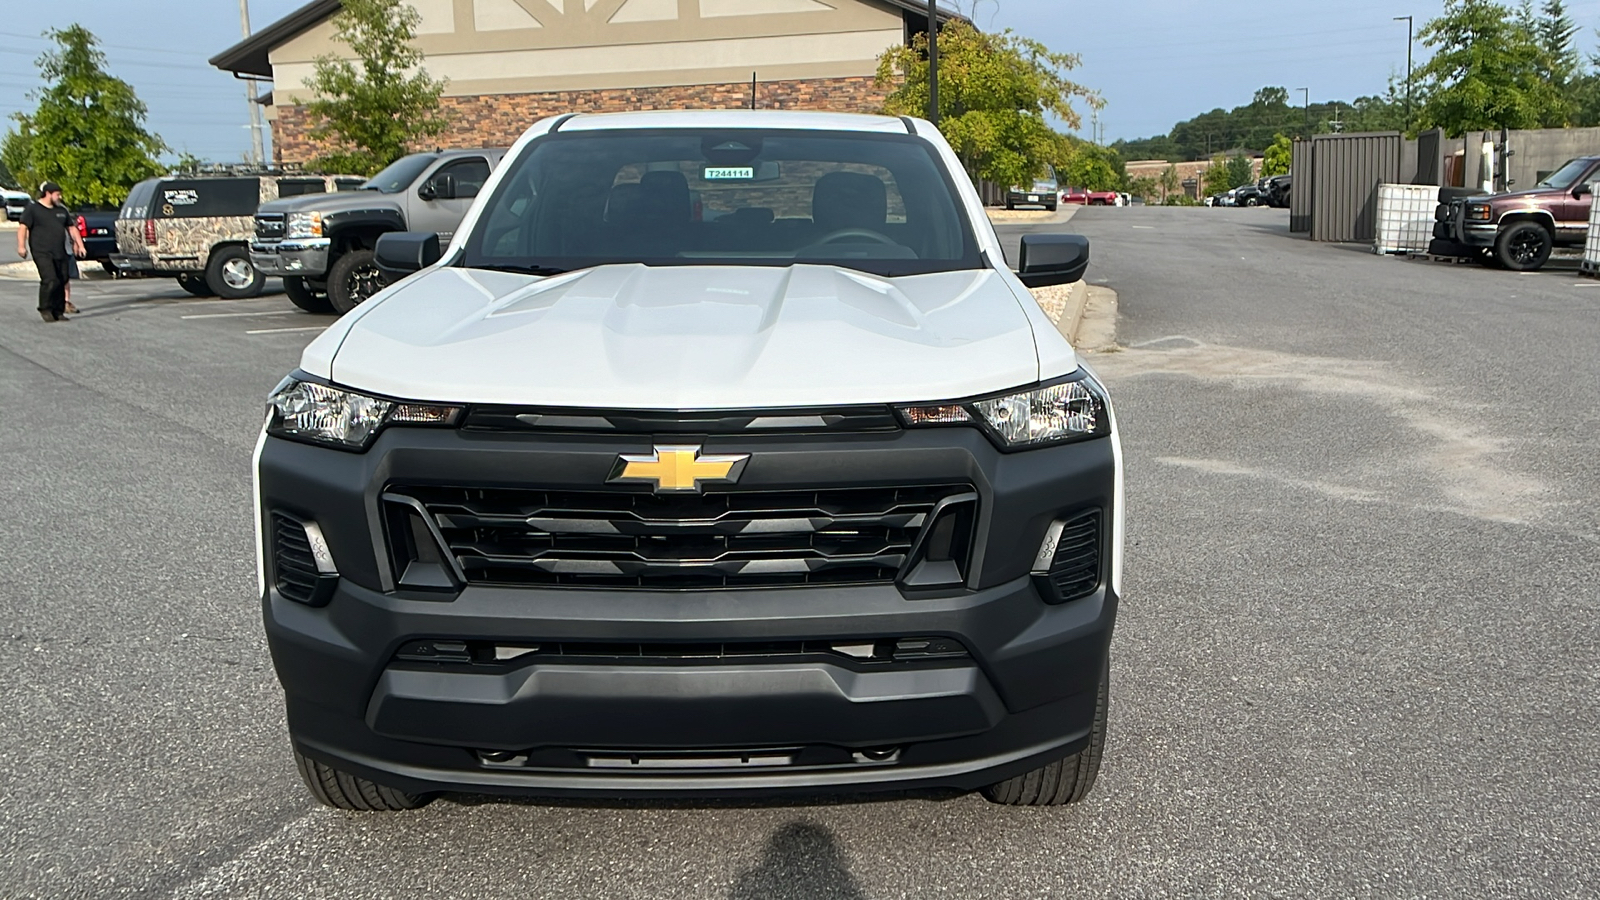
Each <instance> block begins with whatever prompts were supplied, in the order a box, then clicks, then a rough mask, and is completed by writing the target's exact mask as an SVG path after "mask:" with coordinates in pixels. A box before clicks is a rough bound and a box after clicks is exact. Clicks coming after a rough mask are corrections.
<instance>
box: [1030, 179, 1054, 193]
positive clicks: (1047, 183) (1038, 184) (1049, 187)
mask: <svg viewBox="0 0 1600 900" xmlns="http://www.w3.org/2000/svg"><path fill="white" fill-rule="evenodd" d="M1033 189H1034V190H1036V191H1053V190H1055V189H1056V183H1055V182H1054V181H1051V180H1050V179H1048V178H1041V179H1039V180H1038V181H1035V182H1034V183H1033Z"/></svg>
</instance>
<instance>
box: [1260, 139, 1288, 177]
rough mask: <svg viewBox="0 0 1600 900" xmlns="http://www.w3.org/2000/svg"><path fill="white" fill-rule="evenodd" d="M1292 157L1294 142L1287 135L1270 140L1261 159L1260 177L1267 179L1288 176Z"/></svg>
mask: <svg viewBox="0 0 1600 900" xmlns="http://www.w3.org/2000/svg"><path fill="white" fill-rule="evenodd" d="M1293 157H1294V142H1293V141H1291V140H1289V137H1288V135H1284V134H1280V135H1278V136H1277V137H1274V138H1273V139H1272V144H1271V145H1270V146H1268V147H1267V150H1266V153H1264V154H1263V155H1262V159H1261V177H1263V178H1268V177H1271V176H1273V175H1287V174H1289V167H1290V161H1291V160H1292V159H1293Z"/></svg>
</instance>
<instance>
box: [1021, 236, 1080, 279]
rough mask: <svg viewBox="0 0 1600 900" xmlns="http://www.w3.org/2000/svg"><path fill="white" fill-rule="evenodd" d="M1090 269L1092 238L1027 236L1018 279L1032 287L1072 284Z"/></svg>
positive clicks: (1023, 246) (1024, 238)
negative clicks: (1090, 240)
mask: <svg viewBox="0 0 1600 900" xmlns="http://www.w3.org/2000/svg"><path fill="white" fill-rule="evenodd" d="M1088 268H1089V239H1088V238H1086V237H1084V236H1083V235H1081V234H1025V235H1023V236H1022V251H1021V253H1020V254H1019V255H1018V256H1017V277H1018V278H1019V279H1021V280H1022V283H1023V284H1025V285H1027V286H1028V287H1031V288H1036V287H1050V286H1051V285H1056V284H1072V283H1073V282H1074V281H1081V280H1083V273H1084V271H1085V270H1087V269H1088Z"/></svg>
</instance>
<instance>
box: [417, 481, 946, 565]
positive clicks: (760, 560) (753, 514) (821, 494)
mask: <svg viewBox="0 0 1600 900" xmlns="http://www.w3.org/2000/svg"><path fill="white" fill-rule="evenodd" d="M971 490H972V488H971V487H970V486H967V485H921V486H905V487H868V488H829V489H824V490H805V491H715V492H713V491H709V490H708V491H707V493H704V494H693V493H684V494H652V493H648V492H643V491H640V492H633V491H548V490H537V489H524V488H460V487H435V486H402V487H394V488H392V491H393V492H394V493H398V494H404V495H406V496H409V497H412V498H414V499H416V500H417V501H419V502H420V503H421V504H422V505H423V507H424V508H425V509H426V510H427V513H428V515H429V516H430V517H431V518H432V519H433V520H434V522H435V524H437V526H438V528H439V533H440V535H441V536H442V537H443V539H444V542H445V544H446V545H447V548H448V551H449V553H450V555H451V556H453V557H454V558H455V561H456V564H457V566H458V567H459V570H460V572H461V574H462V575H463V576H464V577H465V578H466V581H467V583H469V584H491V585H522V586H537V585H545V586H557V585H564V586H589V587H609V588H641V589H652V590H672V589H705V588H733V587H768V586H782V585H802V584H821V583H825V584H878V583H889V582H893V581H894V579H895V577H896V575H897V574H898V573H899V571H900V569H901V567H902V566H903V565H904V563H905V561H906V557H907V555H908V554H909V553H910V552H911V549H912V546H913V544H914V543H915V541H916V538H917V535H918V533H919V532H920V530H921V529H922V527H923V526H924V525H925V524H926V521H927V517H928V514H929V513H930V512H931V511H932V510H933V508H934V506H935V505H936V504H937V503H938V502H939V501H940V500H941V499H943V498H945V497H948V496H951V495H953V494H960V493H963V492H968V491H971ZM391 539H393V538H392V536H391Z"/></svg>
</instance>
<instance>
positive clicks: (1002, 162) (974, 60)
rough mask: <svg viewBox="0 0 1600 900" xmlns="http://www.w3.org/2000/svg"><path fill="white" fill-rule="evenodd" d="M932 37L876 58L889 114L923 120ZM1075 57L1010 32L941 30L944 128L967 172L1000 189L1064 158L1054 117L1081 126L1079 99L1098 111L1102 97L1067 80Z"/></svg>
mask: <svg viewBox="0 0 1600 900" xmlns="http://www.w3.org/2000/svg"><path fill="white" fill-rule="evenodd" d="M927 50H928V46H927V36H926V35H917V36H916V37H915V38H913V40H912V43H911V45H910V46H904V45H902V46H899V47H894V48H891V49H890V50H888V51H887V52H885V53H884V54H883V55H882V56H880V57H879V58H878V84H879V85H881V86H884V87H887V86H889V85H896V87H895V89H894V91H893V92H892V93H891V94H890V95H889V97H888V99H887V100H886V101H885V102H884V111H885V112H887V113H889V114H891V115H913V116H921V115H926V113H927V109H928V60H927ZM1077 65H1078V57H1077V56H1074V55H1072V54H1067V53H1055V52H1052V51H1051V50H1050V49H1049V48H1048V47H1046V46H1045V45H1044V44H1041V43H1039V42H1038V41H1034V40H1030V39H1028V38H1024V37H1021V36H1019V35H1017V34H1015V33H1013V32H1011V31H1010V30H1007V31H1004V32H1001V33H999V34H985V33H983V32H981V31H978V30H977V29H976V28H973V27H972V26H971V25H968V24H966V23H965V22H959V21H957V22H951V23H950V24H949V25H946V26H945V27H943V28H942V29H940V31H939V130H940V131H941V132H942V133H943V134H944V136H945V139H946V140H948V141H949V142H950V145H951V146H952V147H954V148H955V151H956V155H957V156H959V157H960V158H961V161H962V163H963V164H964V165H965V166H966V168H967V172H968V173H969V174H971V175H972V177H974V178H983V179H988V180H989V181H993V182H995V183H996V184H1001V185H1013V184H1028V183H1031V182H1032V180H1033V179H1035V178H1037V177H1038V176H1040V175H1043V174H1044V173H1045V171H1046V170H1047V167H1048V165H1049V163H1050V161H1051V160H1052V159H1054V158H1057V157H1058V156H1059V155H1060V149H1061V144H1060V140H1061V138H1060V135H1058V134H1057V133H1056V132H1055V131H1054V130H1053V129H1052V128H1051V127H1050V124H1049V122H1048V119H1047V117H1048V116H1051V115H1053V116H1055V117H1056V118H1058V119H1060V120H1061V121H1062V122H1065V123H1066V124H1067V126H1068V127H1070V128H1077V127H1078V126H1079V125H1080V124H1082V120H1081V119H1080V118H1079V116H1078V113H1077V111H1076V110H1075V109H1074V108H1073V106H1072V100H1073V98H1078V99H1080V100H1082V101H1083V102H1084V103H1086V104H1088V105H1089V106H1091V107H1094V108H1096V109H1098V108H1099V107H1101V106H1102V105H1103V103H1102V101H1101V100H1100V97H1099V95H1098V94H1096V93H1094V92H1093V91H1091V90H1089V89H1088V88H1086V87H1084V86H1082V85H1080V84H1077V83H1076V82H1074V81H1071V80H1070V79H1068V78H1067V73H1068V72H1070V71H1072V69H1074V68H1076V67H1077Z"/></svg>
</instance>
